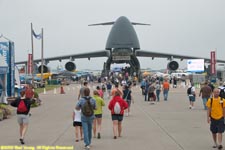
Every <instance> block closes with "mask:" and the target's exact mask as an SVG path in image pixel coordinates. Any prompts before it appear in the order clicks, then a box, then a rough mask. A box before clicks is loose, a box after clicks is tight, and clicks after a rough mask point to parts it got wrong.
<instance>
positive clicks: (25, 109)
mask: <svg viewBox="0 0 225 150" xmlns="http://www.w3.org/2000/svg"><path fill="white" fill-rule="evenodd" d="M20 96H21V97H18V98H17V99H16V100H15V101H13V102H12V103H11V106H13V107H17V111H16V114H17V121H18V123H19V126H20V130H19V132H20V139H19V140H20V143H21V144H25V142H24V137H25V134H26V132H27V128H28V124H29V112H30V106H31V104H33V103H35V101H34V100H30V99H29V98H26V94H25V91H21V92H20Z"/></svg>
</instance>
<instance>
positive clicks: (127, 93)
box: [123, 85, 134, 116]
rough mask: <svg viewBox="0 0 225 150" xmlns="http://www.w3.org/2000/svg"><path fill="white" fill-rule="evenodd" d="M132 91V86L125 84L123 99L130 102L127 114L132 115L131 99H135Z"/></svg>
mask: <svg viewBox="0 0 225 150" xmlns="http://www.w3.org/2000/svg"><path fill="white" fill-rule="evenodd" d="M131 93H132V91H131V90H130V87H129V86H128V85H125V89H124V90H123V99H124V100H125V101H126V102H127V104H128V109H127V112H126V116H129V115H130V105H131V101H133V100H132V95H131ZM133 102H134V101H133Z"/></svg>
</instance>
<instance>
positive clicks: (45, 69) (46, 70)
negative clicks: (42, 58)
mask: <svg viewBox="0 0 225 150" xmlns="http://www.w3.org/2000/svg"><path fill="white" fill-rule="evenodd" d="M48 71H49V69H48V66H46V65H43V73H47V72H48ZM38 72H39V73H41V65H40V66H39V67H38Z"/></svg>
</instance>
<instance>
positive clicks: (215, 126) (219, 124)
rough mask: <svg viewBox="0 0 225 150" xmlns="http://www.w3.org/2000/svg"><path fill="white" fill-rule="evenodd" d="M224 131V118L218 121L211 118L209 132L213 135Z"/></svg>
mask: <svg viewBox="0 0 225 150" xmlns="http://www.w3.org/2000/svg"><path fill="white" fill-rule="evenodd" d="M224 129H225V125H224V118H221V119H219V120H215V119H213V118H211V124H210V131H211V132H212V133H213V134H216V133H223V132H224Z"/></svg>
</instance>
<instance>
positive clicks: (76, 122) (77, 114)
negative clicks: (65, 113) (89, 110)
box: [73, 109, 83, 142]
mask: <svg viewBox="0 0 225 150" xmlns="http://www.w3.org/2000/svg"><path fill="white" fill-rule="evenodd" d="M73 126H74V127H75V138H76V140H75V141H76V142H79V133H80V140H83V131H82V123H81V110H76V109H74V111H73Z"/></svg>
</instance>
